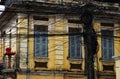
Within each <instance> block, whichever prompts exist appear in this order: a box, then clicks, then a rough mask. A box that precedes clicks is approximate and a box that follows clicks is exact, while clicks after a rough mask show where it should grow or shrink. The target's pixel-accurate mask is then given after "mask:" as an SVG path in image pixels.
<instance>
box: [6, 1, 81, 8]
mask: <svg viewBox="0 0 120 79" xmlns="http://www.w3.org/2000/svg"><path fill="white" fill-rule="evenodd" d="M24 1H29V2H31V1H33V2H44V3H54V4H63V3H73V4H74V3H80V2H82V0H80V1H79V0H6V2H5V6H6V7H7V6H10V5H12V4H14V3H21V2H24Z"/></svg>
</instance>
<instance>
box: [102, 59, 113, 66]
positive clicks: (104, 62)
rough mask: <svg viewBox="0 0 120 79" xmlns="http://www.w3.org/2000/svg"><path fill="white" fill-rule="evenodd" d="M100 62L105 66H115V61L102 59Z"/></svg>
mask: <svg viewBox="0 0 120 79" xmlns="http://www.w3.org/2000/svg"><path fill="white" fill-rule="evenodd" d="M100 61H101V62H102V63H103V65H114V64H115V61H114V60H103V59H101V60H100Z"/></svg>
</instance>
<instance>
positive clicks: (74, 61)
mask: <svg viewBox="0 0 120 79" xmlns="http://www.w3.org/2000/svg"><path fill="white" fill-rule="evenodd" d="M68 60H69V62H70V63H72V64H81V63H82V61H83V59H82V58H81V59H73V58H68Z"/></svg>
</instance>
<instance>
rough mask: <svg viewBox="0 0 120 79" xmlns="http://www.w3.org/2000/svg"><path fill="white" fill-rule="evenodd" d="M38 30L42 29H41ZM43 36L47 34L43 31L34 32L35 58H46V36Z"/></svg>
mask: <svg viewBox="0 0 120 79" xmlns="http://www.w3.org/2000/svg"><path fill="white" fill-rule="evenodd" d="M40 29H42V27H41V28H40ZM43 34H48V32H47V31H44V29H42V30H41V31H35V35H36V36H35V56H39V57H47V56H48V36H43ZM37 35H38V36H37Z"/></svg>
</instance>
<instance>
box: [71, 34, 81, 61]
mask: <svg viewBox="0 0 120 79" xmlns="http://www.w3.org/2000/svg"><path fill="white" fill-rule="evenodd" d="M69 53H70V58H74V59H80V58H81V57H82V45H81V36H80V35H73V36H69Z"/></svg>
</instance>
